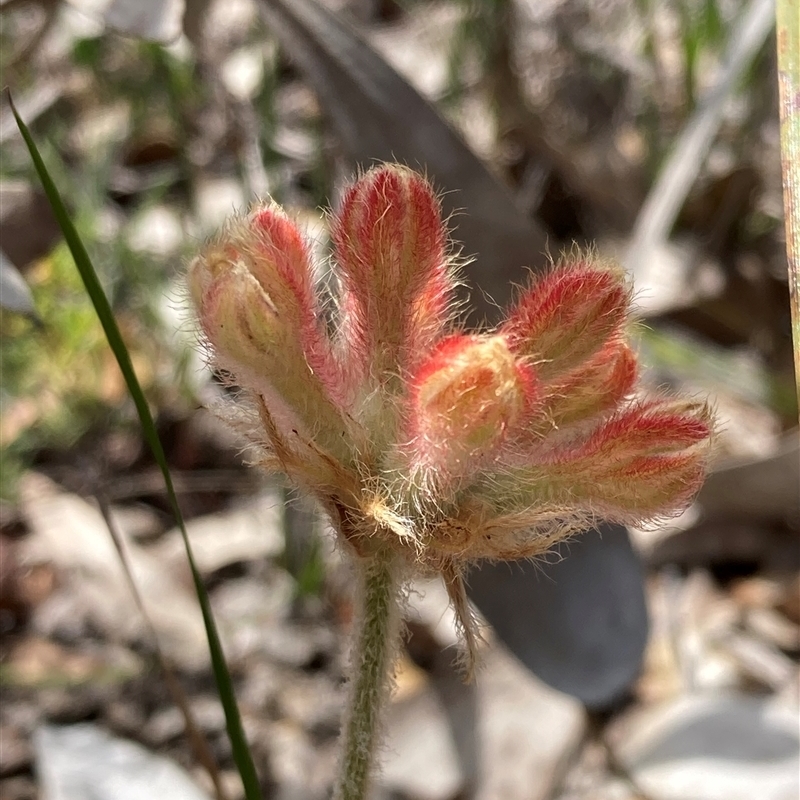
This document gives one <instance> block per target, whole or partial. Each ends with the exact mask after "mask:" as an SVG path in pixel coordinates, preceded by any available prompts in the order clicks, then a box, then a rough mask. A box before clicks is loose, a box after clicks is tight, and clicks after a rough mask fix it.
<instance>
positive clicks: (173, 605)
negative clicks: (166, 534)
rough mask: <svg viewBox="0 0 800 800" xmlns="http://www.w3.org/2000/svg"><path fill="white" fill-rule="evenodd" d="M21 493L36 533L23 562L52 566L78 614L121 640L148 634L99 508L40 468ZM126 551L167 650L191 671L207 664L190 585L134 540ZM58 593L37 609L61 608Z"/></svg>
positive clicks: (23, 544)
mask: <svg viewBox="0 0 800 800" xmlns="http://www.w3.org/2000/svg"><path fill="white" fill-rule="evenodd" d="M19 494H20V500H21V510H22V514H23V517H24V518H25V521H26V522H27V524H28V526H29V528H30V534H29V535H28V536H26V537H24V539H22V540H21V541H20V549H19V554H20V561H21V563H22V564H23V565H26V566H34V565H36V564H52V565H53V567H54V568H55V569H56V571H57V572H58V574H59V576H60V578H61V580H62V582H63V584H64V585H63V587H62V588H63V591H62V592H61V596H62V597H68V598H69V600H70V602H69V603H68V605H69V607H70V609H71V612H70V613H71V616H75V614H80V615H81V616H82V617H83V618H84V619H87V620H90V621H91V623H92V624H94V625H96V626H97V627H98V628H100V629H101V630H103V631H105V632H106V633H107V634H108V635H109V636H111V637H113V638H114V639H116V640H120V639H121V640H123V641H128V642H129V641H136V640H139V639H141V637H142V636H143V635H145V629H144V625H143V621H142V618H141V615H140V613H139V611H138V609H137V606H136V603H135V601H134V598H133V595H132V594H131V592H130V590H129V588H128V582H127V579H126V576H125V572H124V569H123V567H122V563H121V561H120V558H119V554H118V553H117V551H116V548H115V547H114V544H113V540H112V538H111V534H110V533H109V531H108V529H107V527H106V524H105V522H104V520H103V517H102V516H101V514H100V512H99V511H98V510H97V509H96V508H95V507H94V506H92V505H90V504H89V503H88V502H86V501H85V500H83V499H82V498H81V497H78V496H77V495H73V494H68V493H66V492H64V491H62V490H61V489H60V488H59V487H58V486H56V484H54V483H53V482H52V481H50V480H49V479H48V478H46V477H44V476H42V475H38V474H34V473H29V474H27V475H25V476H24V477H23V478H22V480H21V481H20V485H19ZM125 548H126V551H127V555H128V559H129V561H130V564H131V569H132V572H133V576H134V580H135V581H136V583H137V586H138V588H139V592H140V594H141V596H142V598H143V600H144V604H145V607H146V608H147V611H148V614H149V616H150V619H151V620H152V623H153V625H154V626H155V628H156V630H157V631H158V633H159V639H160V642H161V645H162V647H163V648H164V650H165V652H166V653H167V655H168V656H170V657H171V658H173V659H175V661H176V663H178V664H180V665H181V666H184V667H186V668H200V667H202V666H204V665H205V664H206V663H207V661H208V645H207V642H206V635H205V628H204V627H203V620H202V616H201V613H200V607H199V605H198V603H197V599H196V598H195V597H194V595H193V594H192V593H191V590H190V589H188V588H187V587H185V586H183V585H182V584H181V583H180V581H177V580H176V579H175V575H174V574H173V573H172V572H170V570H169V569H167V567H166V565H165V564H164V563H162V562H160V561H159V560H158V559H156V558H154V557H153V556H151V555H150V554H149V553H146V552H144V551H143V550H142V548H140V547H139V546H137V545H136V544H135V543H133V542H130V541H127V542H125ZM58 595H59V593H58V592H57V593H56V595H54V596H53V598H50V599H49V600H48V601H46V602H45V603H44V604H43V605H41V606H40V607H39V608H38V609H37V612H36V614H37V615H38V616H39V617H42V616H43V615H44V616H46V615H47V613H48V610H47V609H48V604H49V603H50V600H53V602H54V603H55V604H56V605H57V604H58V602H59V600H58ZM42 623H43V624H44V620H42ZM34 624H37V622H36V617H35V618H34ZM45 627H46V625H45Z"/></svg>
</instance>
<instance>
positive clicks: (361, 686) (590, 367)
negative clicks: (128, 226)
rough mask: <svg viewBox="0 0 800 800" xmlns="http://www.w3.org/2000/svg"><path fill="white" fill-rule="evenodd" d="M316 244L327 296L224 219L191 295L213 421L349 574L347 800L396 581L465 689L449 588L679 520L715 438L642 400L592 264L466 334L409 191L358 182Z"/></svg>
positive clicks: (385, 658)
mask: <svg viewBox="0 0 800 800" xmlns="http://www.w3.org/2000/svg"><path fill="white" fill-rule="evenodd" d="M331 239H332V243H333V260H334V265H333V271H334V274H335V277H336V279H337V282H338V287H337V291H336V292H335V296H333V297H329V298H325V297H324V296H323V295H322V294H321V292H320V289H319V287H318V284H317V281H316V279H315V270H314V265H313V264H312V261H311V257H310V248H309V246H308V244H307V242H306V240H305V238H304V237H303V235H302V233H301V232H300V231H299V230H298V228H297V227H296V226H295V225H294V223H293V222H292V221H291V220H290V219H289V218H288V216H287V215H286V214H285V213H284V212H283V211H282V210H281V209H280V208H278V207H277V206H275V205H274V204H259V205H257V206H256V207H255V208H253V209H252V210H251V211H250V212H249V213H248V214H247V215H245V216H242V217H237V218H236V219H234V220H232V221H231V222H230V223H229V224H228V226H227V227H226V228H225V229H224V230H223V231H222V232H221V233H220V234H219V236H217V237H216V238H215V239H214V240H212V241H211V242H210V243H209V244H208V245H207V246H206V248H205V249H204V250H203V252H202V253H201V254H200V255H199V256H198V257H197V258H196V259H195V261H194V262H193V263H192V265H191V267H190V269H189V276H188V284H189V289H190V294H191V297H192V300H193V302H194V305H195V309H196V311H197V316H198V320H199V323H200V328H201V334H202V337H203V339H204V341H205V345H206V347H207V349H208V352H209V355H210V357H211V359H212V361H213V362H214V363H215V365H216V366H217V367H218V369H219V370H220V371H221V373H222V374H223V375H226V376H228V377H229V379H230V381H231V383H233V384H235V385H237V386H238V387H240V389H241V390H242V391H240V392H239V393H238V395H237V397H238V402H237V405H236V408H235V410H234V411H233V413H232V414H231V413H230V412H229V415H230V416H231V419H232V422H233V423H234V424H235V425H236V427H237V428H238V429H239V430H240V431H241V432H243V433H244V434H245V435H246V436H247V437H248V438H249V440H250V442H251V443H252V445H253V448H254V451H255V454H256V456H255V462H256V463H257V464H259V465H260V466H262V467H264V468H267V469H270V470H275V471H280V472H283V473H284V474H285V475H287V476H288V477H289V479H290V480H292V481H293V482H294V483H295V484H296V485H298V486H299V487H301V488H303V489H305V490H306V491H308V492H310V493H311V494H312V495H313V496H314V497H315V498H316V500H317V502H318V503H319V505H320V506H321V508H322V509H323V510H324V511H325V512H326V513H327V515H328V517H329V518H330V521H331V524H332V526H333V528H334V530H336V532H337V533H338V538H339V541H340V543H341V544H342V546H343V547H344V548H345V550H346V551H347V552H348V554H349V555H350V557H351V558H352V560H353V561H354V563H355V565H356V568H357V570H358V573H359V579H360V582H361V592H360V596H359V610H358V612H357V619H358V620H359V622H358V625H357V626H356V628H357V629H356V631H355V634H354V636H355V638H354V643H353V647H352V653H351V664H352V672H353V675H352V678H351V683H350V706H349V709H348V712H347V716H346V723H345V725H344V735H343V746H342V758H341V773H340V778H339V782H338V785H337V789H336V798H337V800H364V798H365V797H366V795H367V792H368V789H369V782H370V778H371V776H372V774H373V770H374V768H373V760H374V755H373V754H374V751H375V746H376V742H377V740H378V736H379V734H380V727H381V708H382V706H383V705H384V701H385V699H386V696H387V694H388V684H389V676H390V673H391V665H392V661H393V656H394V649H395V645H396V641H397V636H398V625H399V622H398V608H397V606H398V597H399V594H400V590H401V577H404V576H406V575H409V574H413V573H414V572H422V573H427V574H432V573H433V574H439V575H440V576H441V577H442V578H443V580H444V583H445V586H446V587H447V591H448V594H449V596H450V599H451V602H452V604H453V608H454V610H455V612H456V615H457V618H458V621H459V626H460V628H461V630H462V632H463V641H464V644H465V647H466V653H465V656H466V658H465V663H466V666H467V674H468V675H469V674H470V672H471V670H472V666H473V664H474V662H475V659H476V656H477V653H476V642H477V641H478V639H479V635H478V631H477V630H476V628H475V620H474V618H473V615H472V614H471V612H470V609H469V605H468V603H467V600H466V594H465V589H464V582H463V575H464V572H465V570H466V569H467V567H468V566H469V565H470V564H471V563H473V562H475V561H477V560H479V559H484V558H488V559H492V560H511V559H517V558H535V557H537V556H540V555H541V554H543V553H545V552H546V551H547V550H548V549H549V548H550V547H552V546H553V545H554V544H555V543H557V542H558V541H560V540H562V539H564V538H565V537H567V536H569V535H570V534H572V533H574V532H576V531H579V530H581V529H583V528H585V527H586V525H587V523H591V522H592V521H594V520H595V519H596V518H598V517H603V518H605V519H609V520H613V521H617V522H621V523H623V524H631V523H637V524H640V523H643V522H652V521H655V520H658V519H661V518H663V517H665V516H669V515H672V514H675V513H679V512H680V511H681V510H682V509H683V508H685V507H686V505H687V504H688V503H689V502H690V501H691V499H692V497H693V496H694V494H695V492H696V491H697V490H698V489H699V487H700V484H701V483H702V480H703V476H704V473H705V469H706V463H707V459H708V453H709V449H710V447H709V446H710V442H711V438H712V430H713V418H712V414H711V412H710V410H709V409H708V407H707V406H706V404H705V403H702V402H693V401H688V400H685V399H680V398H673V397H667V396H658V397H649V398H648V397H643V396H641V392H640V391H639V389H638V386H637V380H638V364H637V358H636V355H635V352H634V351H633V349H632V348H631V347H630V345H629V343H628V328H629V319H630V306H631V288H630V286H629V284H628V282H627V279H626V276H625V274H624V272H623V271H622V270H621V269H620V268H619V267H617V266H615V265H613V264H608V263H605V262H602V261H601V260H599V259H598V258H597V257H596V256H594V255H593V254H585V255H579V256H576V257H572V258H568V259H564V260H563V261H561V262H559V263H558V264H556V265H554V267H553V268H552V270H551V271H550V272H548V273H547V274H545V275H543V276H540V277H537V278H534V279H533V280H531V282H530V284H529V285H528V286H527V287H525V288H524V289H522V290H521V291H520V293H519V296H518V298H517V301H516V302H515V304H514V305H513V306H512V308H511V309H510V310H509V311H508V313H507V316H506V319H505V320H504V321H503V322H502V323H501V324H500V325H499V326H498V327H497V328H496V329H494V330H491V331H485V332H470V333H467V332H465V331H464V330H463V329H461V328H460V326H459V325H458V323H457V318H456V313H455V304H454V296H455V289H456V286H457V269H456V263H455V259H454V257H453V256H452V254H451V250H450V248H449V245H448V236H447V229H446V227H445V225H444V223H443V221H442V218H441V210H440V207H439V202H438V199H437V197H436V195H435V193H434V192H433V190H432V188H431V187H430V185H429V184H428V182H427V181H426V180H425V179H424V178H423V177H422V176H420V175H418V174H416V173H415V172H413V171H411V170H409V169H406V168H404V167H400V166H397V165H391V164H389V165H384V166H380V167H376V168H374V169H372V170H370V171H369V172H367V173H366V174H364V175H362V176H361V177H359V178H358V180H356V181H355V182H354V183H353V184H352V185H351V186H350V187H349V188H348V189H347V190H346V191H345V193H344V195H343V201H342V204H341V206H340V208H339V209H338V210H337V212H336V213H335V214H334V216H333V219H332V221H331ZM326 299H327V301H328V302H327V303H326ZM326 305H327V306H328V308H327V309H326ZM331 317H332V318H333V325H331V324H330V319H331Z"/></svg>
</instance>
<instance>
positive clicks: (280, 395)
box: [188, 206, 344, 445]
mask: <svg viewBox="0 0 800 800" xmlns="http://www.w3.org/2000/svg"><path fill="white" fill-rule="evenodd" d="M188 284H189V290H190V293H191V295H192V299H193V301H194V304H195V307H196V309H197V313H198V318H199V320H200V324H201V326H202V329H203V332H204V333H205V335H206V337H207V339H208V341H209V343H210V344H211V346H212V348H213V351H214V355H215V356H216V359H217V361H218V362H219V364H220V366H221V367H223V368H224V369H226V370H228V371H229V372H230V373H232V374H233V375H234V376H235V378H236V379H237V380H238V381H239V382H240V383H241V384H242V385H244V386H247V387H248V388H252V389H254V390H256V391H257V392H259V393H260V394H261V395H263V396H265V397H268V398H269V399H270V400H272V401H274V403H275V404H277V406H278V407H279V408H280V409H282V410H284V411H287V412H288V413H291V414H293V415H296V416H297V417H299V423H300V425H301V426H302V427H304V429H305V430H306V431H307V432H308V433H309V434H312V433H313V434H314V435H315V436H316V438H317V440H318V441H319V442H320V443H321V444H322V443H324V444H325V445H330V444H331V443H332V442H340V441H341V439H342V430H343V426H342V419H341V414H340V412H339V411H338V410H337V406H341V404H342V403H343V395H344V389H343V382H342V380H341V377H340V370H339V367H338V364H337V362H336V359H335V357H334V354H333V350H332V346H331V343H330V341H329V340H328V336H327V334H326V332H325V330H324V328H323V326H322V321H321V315H320V311H319V306H318V301H317V297H316V293H315V288H314V275H313V271H312V267H311V263H310V260H309V254H308V248H307V246H306V243H305V242H304V240H303V238H302V236H301V234H300V232H299V231H298V230H297V228H296V226H295V225H294V223H293V222H291V220H289V218H288V217H287V216H286V215H285V214H284V213H283V212H282V211H281V210H280V209H278V208H277V207H276V206H268V207H259V208H256V209H255V210H254V211H253V212H251V213H250V214H249V215H248V216H246V217H244V218H237V219H234V220H233V221H232V222H231V223H230V224H229V225H228V226H227V227H226V228H225V229H224V230H223V232H222V233H221V234H220V235H219V236H218V237H217V238H216V239H215V240H214V241H212V242H211V243H210V244H209V245H208V246H207V247H206V249H205V251H204V252H203V253H201V255H200V256H198V257H197V258H196V259H195V260H194V261H193V263H192V265H191V266H190V268H189V276H188Z"/></svg>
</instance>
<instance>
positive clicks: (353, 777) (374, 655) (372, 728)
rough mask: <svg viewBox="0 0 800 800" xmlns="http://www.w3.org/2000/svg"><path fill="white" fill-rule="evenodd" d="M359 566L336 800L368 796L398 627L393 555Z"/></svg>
mask: <svg viewBox="0 0 800 800" xmlns="http://www.w3.org/2000/svg"><path fill="white" fill-rule="evenodd" d="M358 567H359V568H360V570H361V575H360V578H361V581H362V585H361V594H360V598H359V599H360V603H359V608H360V618H358V619H357V620H356V629H355V631H354V636H353V643H352V649H351V665H350V670H351V679H350V688H349V704H348V709H347V718H346V722H345V727H344V733H343V736H342V754H341V760H340V764H339V777H338V779H337V785H336V790H335V792H334V800H364V798H366V796H367V792H368V790H369V779H370V775H371V773H372V770H373V760H374V752H375V745H376V743H377V739H378V734H379V731H380V725H381V716H382V711H383V706H384V704H385V702H384V701H385V699H386V695H387V694H388V686H389V669H390V666H391V662H392V659H393V657H394V651H395V642H396V638H397V634H398V628H399V619H398V616H399V615H398V606H397V595H398V589H399V585H398V579H397V575H396V565H395V564H394V560H393V559H391V558H390V557H389V556H384V555H376V556H373V557H372V558H370V559H365V560H362V561H360V562H359V563H358Z"/></svg>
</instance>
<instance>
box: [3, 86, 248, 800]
mask: <svg viewBox="0 0 800 800" xmlns="http://www.w3.org/2000/svg"><path fill="white" fill-rule="evenodd" d="M9 103H10V105H11V111H12V113H13V114H14V119H15V120H16V122H17V125H18V127H19V130H20V133H21V134H22V138H23V139H24V140H25V144H26V146H27V148H28V152H29V153H30V155H31V160H32V161H33V164H34V166H35V167H36V172H37V174H38V175H39V180H40V181H41V183H42V188H43V189H44V191H45V194H46V195H47V199H48V201H49V203H50V206H51V208H52V209H53V214H54V216H55V218H56V220H57V221H58V224H59V227H60V228H61V232H62V233H63V235H64V239H65V240H66V242H67V246H68V247H69V249H70V252H71V253H72V257H73V259H74V260H75V266H76V267H77V269H78V272H79V273H80V276H81V280H82V281H83V283H84V286H85V287H86V293H87V294H88V295H89V298H90V299H91V301H92V305H93V306H94V309H95V311H96V313H97V316H98V318H99V319H100V324H101V325H102V326H103V331H104V332H105V335H106V338H107V339H108V344H109V347H111V350H112V351H113V353H114V357H115V358H116V360H117V363H118V364H119V368H120V371H121V372H122V375H123V377H124V378H125V383H126V385H127V387H128V392H129V393H130V395H131V398H132V399H133V402H134V405H135V406H136V411H137V413H138V415H139V419H140V421H141V423H142V432H143V434H144V438H145V440H146V441H147V443H148V445H149V446H150V449H151V451H152V453H153V457H154V458H155V460H156V463H157V464H158V466H159V468H160V470H161V473H162V475H163V476H164V484H165V486H166V490H167V495H168V497H169V501H170V506H171V508H172V512H173V515H174V517H175V521H176V522H177V523H178V528H179V529H180V532H181V536H182V537H183V544H184V547H185V549H186V557H187V560H188V562H189V568H190V570H191V573H192V579H193V581H194V585H195V589H196V591H197V598H198V602H199V603H200V611H201V612H202V615H203V624H204V625H205V629H206V637H207V638H208V646H209V650H210V651H211V666H212V668H213V670H214V678H215V679H216V682H217V690H218V692H219V697H220V701H221V703H222V707H223V709H224V711H225V721H226V726H227V731H228V737H229V738H230V741H231V749H232V751H233V759H234V761H235V762H236V767H237V769H238V771H239V775H240V776H241V779H242V784H243V786H244V792H245V797H246V799H247V800H261V789H260V784H259V781H258V775H257V773H256V769H255V765H254V764H253V758H252V756H251V754H250V748H249V746H248V744H247V739H246V738H245V735H244V728H243V727H242V720H241V716H240V714H239V707H238V705H237V704H236V695H235V694H234V691H233V681H232V680H231V675H230V671H229V670H228V665H227V663H226V661H225V655H224V653H223V651H222V643H221V642H220V639H219V633H218V632H217V626H216V623H215V622H214V617H213V615H212V613H211V602H210V600H209V598H208V593H207V592H206V589H205V586H204V585H203V579H202V577H201V576H200V572H199V570H198V568H197V564H196V563H195V560H194V556H193V555H192V549H191V545H190V543H189V535H188V533H187V532H186V526H185V524H184V522H183V515H182V514H181V510H180V506H179V505H178V498H177V496H176V494H175V489H174V487H173V485H172V476H171V475H170V472H169V466H168V465H167V458H166V455H165V453H164V448H163V447H162V446H161V440H160V439H159V438H158V432H157V430H156V426H155V422H154V421H153V416H152V414H151V413H150V407H149V406H148V404H147V399H146V398H145V396H144V392H143V391H142V387H141V386H140V385H139V379H138V378H137V377H136V372H135V371H134V369H133V364H132V363H131V358H130V354H129V353H128V349H127V347H126V346H125V341H124V340H123V338H122V334H121V333H120V330H119V326H118V325H117V321H116V319H115V318H114V312H113V311H112V310H111V305H110V304H109V302H108V298H107V297H106V295H105V292H104V291H103V287H102V286H101V284H100V281H99V279H98V277H97V273H96V271H95V269H94V265H93V264H92V261H91V259H90V258H89V254H88V253H87V252H86V248H85V247H84V244H83V242H82V241H81V238H80V236H79V235H78V231H77V230H76V228H75V225H74V224H73V222H72V219H71V218H70V215H69V213H68V212H67V208H66V206H65V205H64V201H63V200H62V199H61V194H60V193H59V191H58V189H57V188H56V185H55V183H54V182H53V179H52V178H51V177H50V173H49V172H48V171H47V167H46V166H45V163H44V161H43V160H42V157H41V154H40V153H39V150H38V148H37V147H36V143H35V142H34V141H33V137H32V136H31V133H30V131H29V130H28V128H27V126H26V125H25V123H24V122H23V121H22V119H21V118H20V116H19V114H18V113H17V110H16V108H15V106H14V103H13V101H12V100H11V97H10V95H9ZM45 322H46V320H45Z"/></svg>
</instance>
